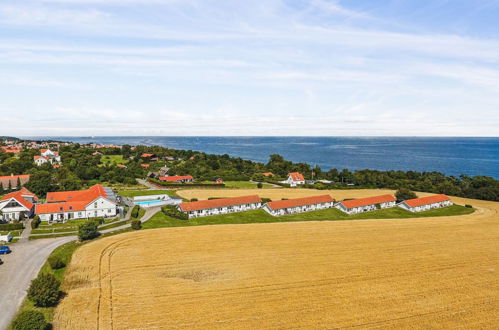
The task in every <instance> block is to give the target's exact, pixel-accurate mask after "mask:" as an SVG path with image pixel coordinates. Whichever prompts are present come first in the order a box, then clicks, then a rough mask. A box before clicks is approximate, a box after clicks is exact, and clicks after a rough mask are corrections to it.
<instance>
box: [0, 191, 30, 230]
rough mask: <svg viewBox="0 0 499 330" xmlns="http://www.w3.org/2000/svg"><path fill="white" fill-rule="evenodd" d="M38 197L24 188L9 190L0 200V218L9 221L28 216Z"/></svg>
mask: <svg viewBox="0 0 499 330" xmlns="http://www.w3.org/2000/svg"><path fill="white" fill-rule="evenodd" d="M37 201H38V197H37V196H36V195H35V194H33V193H32V192H30V191H29V190H28V189H26V188H22V189H21V190H18V191H14V192H11V193H10V194H7V195H5V196H3V197H2V199H1V200H0V211H1V212H2V215H0V218H1V219H2V220H4V221H7V222H10V221H13V220H22V219H27V218H30V217H31V216H32V215H33V209H34V205H35V204H34V203H36V202H37Z"/></svg>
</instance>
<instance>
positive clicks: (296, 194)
mask: <svg viewBox="0 0 499 330" xmlns="http://www.w3.org/2000/svg"><path fill="white" fill-rule="evenodd" d="M394 193H395V190H387V189H343V190H340V189H338V190H317V189H302V188H279V189H272V188H270V189H188V190H187V189H186V190H178V191H177V194H178V195H179V196H180V197H183V198H186V199H191V198H197V199H208V198H209V197H238V196H247V195H255V194H257V195H258V196H260V197H266V198H270V199H272V200H279V199H282V198H300V197H308V196H318V195H324V194H330V195H331V196H332V197H333V198H335V199H336V200H342V199H345V198H364V197H371V196H376V195H384V194H394Z"/></svg>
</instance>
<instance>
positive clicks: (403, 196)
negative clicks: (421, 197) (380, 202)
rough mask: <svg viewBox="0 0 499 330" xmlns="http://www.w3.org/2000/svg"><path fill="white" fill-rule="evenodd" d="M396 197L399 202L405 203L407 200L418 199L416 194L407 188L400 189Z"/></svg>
mask: <svg viewBox="0 0 499 330" xmlns="http://www.w3.org/2000/svg"><path fill="white" fill-rule="evenodd" d="M395 197H396V198H397V201H399V202H400V201H405V200H407V199H413V198H416V197H417V196H416V194H415V193H414V192H412V191H411V190H409V189H407V188H400V189H399V190H397V192H395Z"/></svg>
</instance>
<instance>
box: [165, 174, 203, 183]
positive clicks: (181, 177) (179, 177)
mask: <svg viewBox="0 0 499 330" xmlns="http://www.w3.org/2000/svg"><path fill="white" fill-rule="evenodd" d="M193 179H194V178H193V177H192V176H191V175H172V176H162V177H160V178H159V180H160V181H167V182H177V181H180V180H193Z"/></svg>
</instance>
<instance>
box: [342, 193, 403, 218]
mask: <svg viewBox="0 0 499 330" xmlns="http://www.w3.org/2000/svg"><path fill="white" fill-rule="evenodd" d="M396 202H397V199H396V198H395V197H393V196H392V195H381V196H373V197H367V198H359V199H351V200H344V201H341V202H339V203H337V204H336V205H335V207H336V208H337V209H338V210H341V211H343V212H345V213H347V214H357V213H363V212H369V211H375V210H379V209H386V208H389V207H394V206H395V205H396Z"/></svg>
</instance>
